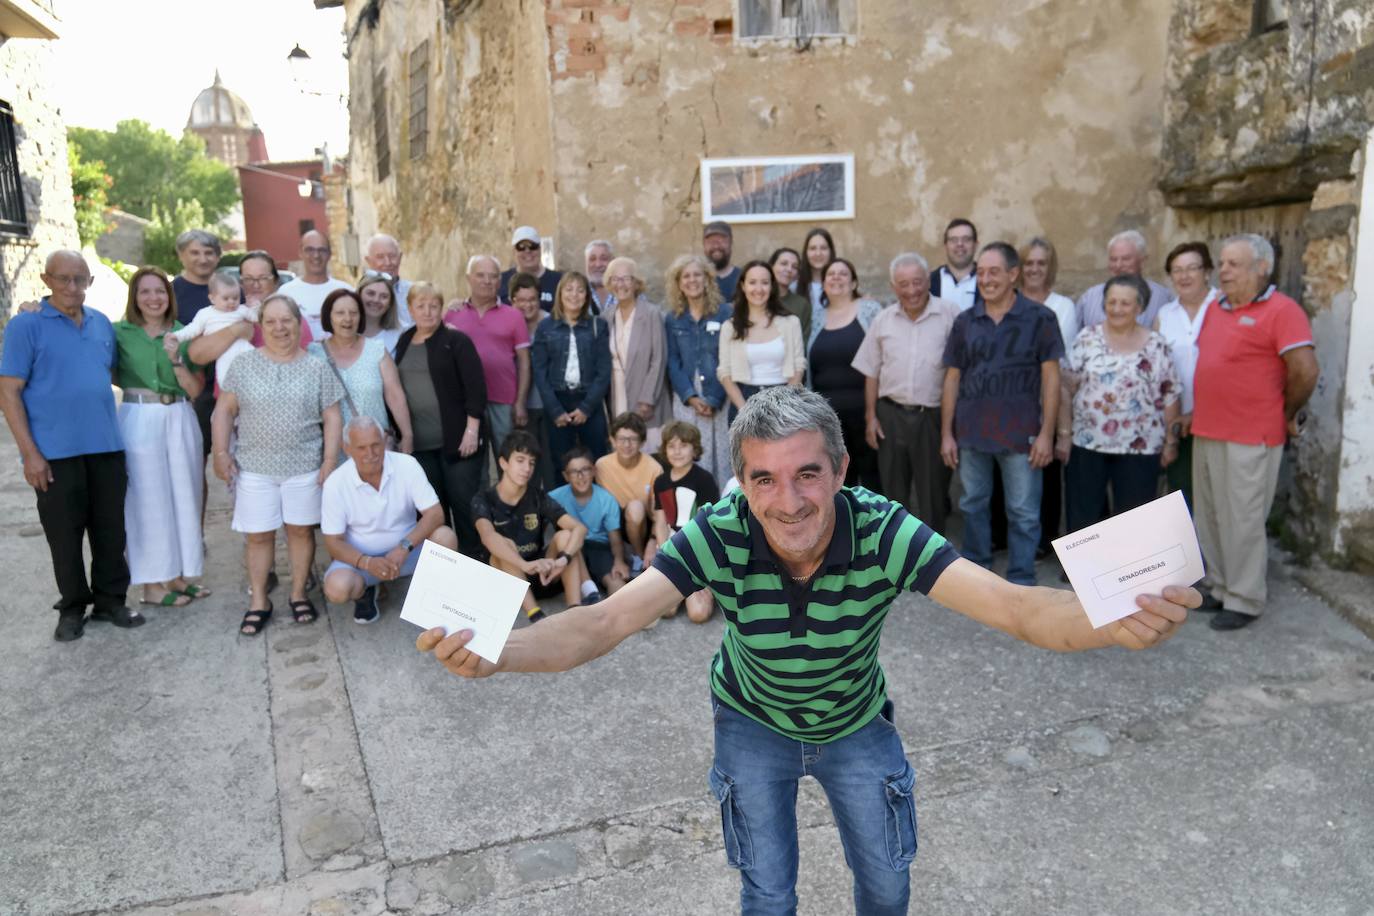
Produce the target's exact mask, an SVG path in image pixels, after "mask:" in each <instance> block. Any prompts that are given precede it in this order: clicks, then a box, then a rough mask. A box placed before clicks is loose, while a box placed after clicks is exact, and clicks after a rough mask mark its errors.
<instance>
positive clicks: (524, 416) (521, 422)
mask: <svg viewBox="0 0 1374 916" xmlns="http://www.w3.org/2000/svg"><path fill="white" fill-rule="evenodd" d="M510 414H511V416H510V420H511V422H512V423H514V424H515V425H516V426H518V427H520V428H521V429H524V428H525V426H526V425H527V424H528V423H529V422H530V413H529V411H528V410H526V409H525V405H524V404H516V405H515V406H514V407H512V408H511V412H510Z"/></svg>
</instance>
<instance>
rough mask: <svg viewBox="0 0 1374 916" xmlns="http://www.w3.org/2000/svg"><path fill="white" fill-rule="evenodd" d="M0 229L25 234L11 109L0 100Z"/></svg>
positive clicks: (24, 214) (26, 224)
mask: <svg viewBox="0 0 1374 916" xmlns="http://www.w3.org/2000/svg"><path fill="white" fill-rule="evenodd" d="M0 232H3V233H7V234H10V235H28V234H29V219H28V215H27V214H26V213H25V212H24V183H23V180H22V176H21V175H20V174H19V150H18V145H17V143H16V142H15V139H14V109H13V108H11V107H10V103H9V102H5V101H0Z"/></svg>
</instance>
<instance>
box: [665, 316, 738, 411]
mask: <svg viewBox="0 0 1374 916" xmlns="http://www.w3.org/2000/svg"><path fill="white" fill-rule="evenodd" d="M730 315H731V308H730V306H729V305H728V304H727V303H721V306H720V308H719V309H718V310H717V311H716V313H715V314H714V315H708V316H706V317H705V318H702V319H701V320H700V321H697V320H696V319H694V318H693V317H692V311H691V309H690V308H687V309H683V310H682V314H681V315H665V316H664V319H663V323H664V327H665V329H666V330H667V332H668V381H669V382H670V383H672V386H673V393H674V394H676V395H677V397H678V399H679V400H680V401H682V403H683V404H686V403H687V399H688V398H693V397H697V396H698V395H697V383H698V382H700V383H701V393H700V397H701V398H702V400H704V401H705V402H706V403H708V404H710V405H711V406H712V407H713V408H716V409H720V407H721V406H722V405H724V404H725V389H724V388H723V387H722V386H721V384H720V381H719V380H718V379H717V378H716V367H717V366H718V365H719V364H720V332H721V329H722V328H723V327H724V326H725V325H727V324H729V322H730Z"/></svg>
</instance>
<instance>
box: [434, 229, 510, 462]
mask: <svg viewBox="0 0 1374 916" xmlns="http://www.w3.org/2000/svg"><path fill="white" fill-rule="evenodd" d="M500 282H501V264H500V263H499V262H498V261H497V260H496V258H494V257H492V256H491V255H488V254H475V255H473V256H472V257H471V258H469V259H468V297H469V298H468V299H467V300H466V301H464V302H457V301H454V302H450V303H449V307H448V312H447V313H445V315H444V322H445V323H446V324H449V325H452V326H453V327H455V328H457V329H458V330H460V331H462V332H463V333H464V334H466V335H468V337H470V338H472V343H473V345H474V346H475V347H477V355H478V356H480V357H481V359H482V375H483V376H485V377H486V382H487V411H486V413H487V431H488V437H487V441H488V442H489V443H490V444H491V451H492V454H493V455H495V454H498V453H499V452H500V450H501V443H502V442H504V441H505V439H506V436H508V435H509V434H510V431H511V426H512V424H514V425H515V426H521V427H523V426H524V425H525V423H526V422H527V420H528V418H527V416H526V413H525V396H526V395H527V394H529V390H530V332H529V328H528V327H527V326H526V325H525V316H524V315H521V314H520V311H519V310H518V309H516V308H514V307H512V306H510V305H507V304H506V303H504V302H502V301H500V299H498V298H497V295H496V290H497V286H498V285H499V284H500ZM484 470H485V468H484Z"/></svg>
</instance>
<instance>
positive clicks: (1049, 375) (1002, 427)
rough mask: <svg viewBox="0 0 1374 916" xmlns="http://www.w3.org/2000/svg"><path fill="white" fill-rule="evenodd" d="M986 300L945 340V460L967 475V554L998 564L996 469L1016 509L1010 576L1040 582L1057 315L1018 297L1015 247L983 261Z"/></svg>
mask: <svg viewBox="0 0 1374 916" xmlns="http://www.w3.org/2000/svg"><path fill="white" fill-rule="evenodd" d="M977 264H978V267H977V272H978V293H979V299H978V301H977V302H975V303H974V305H973V308H971V309H968V310H967V311H963V312H960V313H959V317H957V318H956V319H954V325H953V326H952V327H951V328H950V332H949V339H948V340H947V341H946V342H945V360H944V362H945V388H944V393H943V395H942V397H941V399H940V426H941V436H940V457H941V458H942V459H943V460H944V462H945V464H946V465H948V466H949V467H951V468H954V469H956V470H958V472H959V482H960V483H961V484H962V485H963V489H964V495H963V496H962V497H961V498H960V500H959V509H960V511H962V512H963V514H964V556H965V557H968V559H970V560H972V561H973V562H975V563H977V564H978V565H979V566H983V567H987V566H990V565H991V564H992V518H991V513H990V511H989V504H990V502H991V499H992V469H993V466H994V465H995V466H996V467H997V468H998V469H1000V470H1001V472H1002V483H1003V486H1004V487H1005V488H1006V506H1007V553H1008V557H1007V578H1008V579H1010V580H1011V581H1012V582H1015V583H1017V584H1018V585H1034V584H1035V549H1036V547H1037V546H1039V544H1040V488H1041V485H1042V483H1043V481H1042V479H1041V469H1043V468H1044V467H1045V465H1047V464H1049V463H1050V461H1051V460H1053V458H1054V421H1055V416H1056V414H1057V413H1058V410H1059V359H1060V357H1062V356H1063V355H1064V342H1063V341H1062V340H1060V338H1059V320H1058V319H1057V318H1056V317H1055V315H1054V312H1052V311H1050V310H1049V309H1047V308H1046V307H1045V306H1043V305H1040V304H1039V303H1037V302H1032V301H1031V300H1030V299H1027V298H1026V297H1025V296H1022V295H1021V294H1020V293H1019V292H1017V291H1016V282H1017V280H1018V279H1020V275H1021V269H1020V265H1021V259H1020V257H1018V255H1017V254H1016V249H1015V248H1013V247H1011V246H1010V245H1008V244H1007V243H1006V242H990V243H988V244H987V245H985V246H983V250H982V251H981V252H980V253H979V255H978V262H977Z"/></svg>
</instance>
